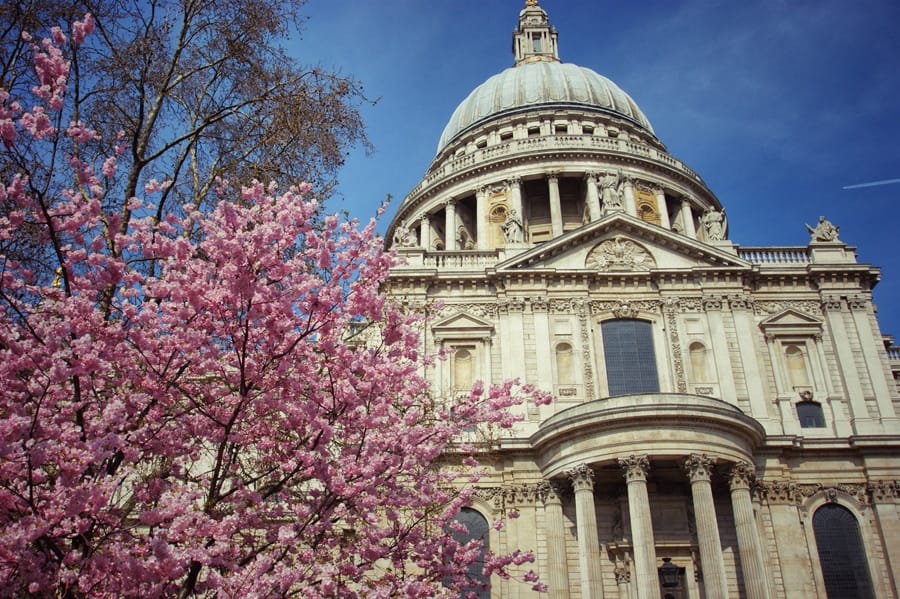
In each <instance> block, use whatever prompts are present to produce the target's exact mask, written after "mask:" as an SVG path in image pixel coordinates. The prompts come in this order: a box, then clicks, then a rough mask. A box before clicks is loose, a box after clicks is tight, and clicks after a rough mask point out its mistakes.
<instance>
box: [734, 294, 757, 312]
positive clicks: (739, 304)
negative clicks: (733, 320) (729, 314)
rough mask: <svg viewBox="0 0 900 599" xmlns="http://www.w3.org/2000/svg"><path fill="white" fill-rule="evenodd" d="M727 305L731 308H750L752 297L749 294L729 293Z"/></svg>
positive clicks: (751, 306) (751, 307)
mask: <svg viewBox="0 0 900 599" xmlns="http://www.w3.org/2000/svg"><path fill="white" fill-rule="evenodd" d="M728 306H729V307H730V308H731V309H732V310H752V309H753V298H751V297H750V296H749V295H731V296H729V297H728Z"/></svg>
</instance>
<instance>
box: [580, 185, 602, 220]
mask: <svg viewBox="0 0 900 599" xmlns="http://www.w3.org/2000/svg"><path fill="white" fill-rule="evenodd" d="M584 180H585V184H586V185H587V193H586V194H585V196H584V202H585V204H587V207H588V217H589V218H590V219H591V222H594V221H595V220H599V219H600V193H599V192H598V191H597V173H586V174H585V175H584Z"/></svg>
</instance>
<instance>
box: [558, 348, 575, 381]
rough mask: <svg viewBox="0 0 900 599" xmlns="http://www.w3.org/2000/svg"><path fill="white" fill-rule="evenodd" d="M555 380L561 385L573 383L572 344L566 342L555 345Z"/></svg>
mask: <svg viewBox="0 0 900 599" xmlns="http://www.w3.org/2000/svg"><path fill="white" fill-rule="evenodd" d="M556 382H557V384H558V385H559V386H561V387H562V386H569V385H574V384H575V364H574V362H573V360H572V346H571V345H570V344H568V343H560V344H558V345H557V346H556Z"/></svg>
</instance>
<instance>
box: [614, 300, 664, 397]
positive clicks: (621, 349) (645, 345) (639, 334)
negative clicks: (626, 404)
mask: <svg viewBox="0 0 900 599" xmlns="http://www.w3.org/2000/svg"><path fill="white" fill-rule="evenodd" d="M600 330H601V334H602V335H603V352H604V359H605V361H606V378H607V382H608V383H609V394H610V395H611V396H612V395H626V394H629V393H658V392H659V376H658V374H657V371H656V354H655V352H654V350H653V327H652V325H651V324H650V323H649V322H647V321H646V320H636V319H628V318H623V319H619V320H607V321H605V322H603V323H601V325H600Z"/></svg>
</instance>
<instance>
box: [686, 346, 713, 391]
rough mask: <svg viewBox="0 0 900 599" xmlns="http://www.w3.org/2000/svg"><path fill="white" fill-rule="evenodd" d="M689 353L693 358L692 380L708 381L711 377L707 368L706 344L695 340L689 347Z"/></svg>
mask: <svg viewBox="0 0 900 599" xmlns="http://www.w3.org/2000/svg"><path fill="white" fill-rule="evenodd" d="M688 355H689V356H690V360H691V382H694V383H708V382H709V381H710V378H709V372H708V371H707V368H706V346H705V345H703V344H702V343H700V342H699V341H694V342H693V343H691V345H690V346H689V347H688Z"/></svg>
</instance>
